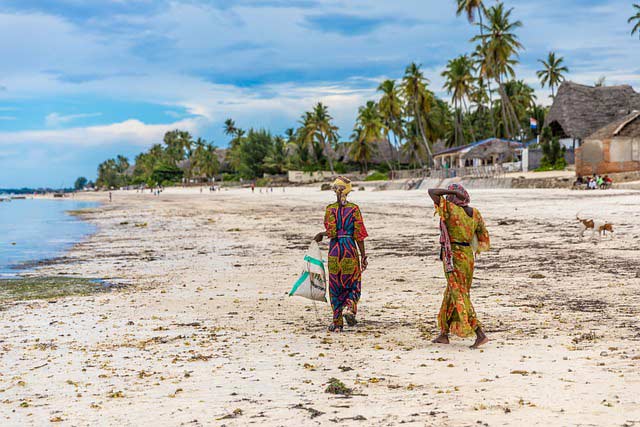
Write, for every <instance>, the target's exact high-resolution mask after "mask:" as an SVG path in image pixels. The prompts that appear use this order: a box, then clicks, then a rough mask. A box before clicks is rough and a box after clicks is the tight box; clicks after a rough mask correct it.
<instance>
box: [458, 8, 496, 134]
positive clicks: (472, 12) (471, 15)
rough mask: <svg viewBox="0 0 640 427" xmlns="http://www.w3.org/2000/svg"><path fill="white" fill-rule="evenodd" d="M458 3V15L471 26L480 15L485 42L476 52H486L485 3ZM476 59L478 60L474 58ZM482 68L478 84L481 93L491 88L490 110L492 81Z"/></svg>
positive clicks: (484, 98)
mask: <svg viewBox="0 0 640 427" xmlns="http://www.w3.org/2000/svg"><path fill="white" fill-rule="evenodd" d="M457 3H458V8H457V10H456V15H458V16H460V15H462V14H463V13H464V14H465V15H466V16H467V20H468V21H469V23H470V24H473V23H474V22H475V17H476V14H477V15H478V21H479V24H478V28H479V29H480V37H481V38H482V40H483V42H482V45H480V46H478V47H477V48H476V51H478V50H479V51H480V53H482V52H483V51H486V42H485V39H484V23H483V17H484V14H485V7H484V2H483V1H482V0H457ZM472 56H474V57H475V56H476V54H475V53H474V55H472ZM474 59H476V58H474ZM483 71H486V70H483V68H482V67H478V69H477V72H478V79H477V83H478V88H479V90H480V91H481V92H485V89H484V87H485V84H486V85H487V87H488V88H489V97H488V100H489V110H490V109H491V108H492V107H493V98H492V97H491V79H488V78H486V77H487V76H486V73H484V72H483ZM486 99H487V97H486V96H482V97H476V100H483V101H484V100H486ZM479 108H481V109H482V110H484V104H481V105H480V106H479ZM491 130H492V133H493V134H494V135H495V123H494V120H493V116H491Z"/></svg>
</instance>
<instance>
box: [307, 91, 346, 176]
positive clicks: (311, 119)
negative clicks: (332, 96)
mask: <svg viewBox="0 0 640 427" xmlns="http://www.w3.org/2000/svg"><path fill="white" fill-rule="evenodd" d="M308 114H309V115H308V116H305V118H304V119H305V120H304V121H305V128H306V129H305V131H306V132H307V135H306V137H307V139H308V138H311V139H312V140H313V141H316V142H317V143H318V145H319V146H320V148H321V149H322V151H323V152H326V155H327V158H328V159H329V168H330V169H331V173H332V174H335V172H334V169H333V156H332V153H331V148H332V146H334V145H335V144H336V143H337V142H338V127H337V126H336V125H334V124H333V117H331V115H330V114H329V109H328V108H327V107H326V106H325V105H324V104H322V102H318V103H317V104H316V106H315V107H314V108H313V111H312V112H311V113H308Z"/></svg>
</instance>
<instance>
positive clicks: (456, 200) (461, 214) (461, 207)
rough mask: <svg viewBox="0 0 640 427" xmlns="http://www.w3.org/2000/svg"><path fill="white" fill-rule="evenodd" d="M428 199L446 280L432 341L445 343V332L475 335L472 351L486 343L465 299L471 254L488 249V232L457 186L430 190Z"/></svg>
mask: <svg viewBox="0 0 640 427" xmlns="http://www.w3.org/2000/svg"><path fill="white" fill-rule="evenodd" d="M429 196H430V197H431V199H433V202H434V203H435V207H436V212H437V214H439V215H440V259H441V260H442V263H443V266H444V272H445V276H446V278H447V288H446V289H445V291H444V298H443V300H442V306H441V308H440V313H439V314H438V327H439V328H440V335H439V336H438V337H437V338H436V339H435V340H433V342H434V343H437V344H449V333H452V334H454V335H457V336H459V337H463V338H464V337H469V336H473V335H474V334H475V336H476V341H475V343H474V344H473V345H472V346H471V348H473V349H475V348H478V347H480V346H481V345H482V344H485V343H487V342H488V341H489V338H487V336H486V335H485V333H484V332H483V330H482V326H481V324H480V321H478V318H477V317H476V312H475V310H474V309H473V305H472V304H471V299H470V297H469V291H470V289H471V281H472V280H473V268H474V261H475V255H476V254H478V253H480V252H484V251H488V250H489V246H490V242H489V233H488V232H487V228H486V227H485V224H484V221H483V220H482V216H481V215H480V212H479V211H478V210H477V209H474V208H472V207H470V206H469V202H470V198H469V193H467V191H466V190H465V189H464V187H462V186H461V185H459V184H451V185H450V186H449V187H448V188H447V189H446V190H444V189H440V188H432V189H430V190H429ZM445 196H446V197H445Z"/></svg>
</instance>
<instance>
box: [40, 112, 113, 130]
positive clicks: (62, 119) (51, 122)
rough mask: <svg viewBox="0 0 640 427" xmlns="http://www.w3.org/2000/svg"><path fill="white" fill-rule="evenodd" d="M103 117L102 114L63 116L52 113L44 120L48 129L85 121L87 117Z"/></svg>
mask: <svg viewBox="0 0 640 427" xmlns="http://www.w3.org/2000/svg"><path fill="white" fill-rule="evenodd" d="M101 115H102V113H81V114H67V115H62V114H59V113H51V114H47V116H46V117H45V119H44V122H45V124H46V125H47V126H48V127H57V126H60V125H63V124H66V123H69V122H71V121H73V120H77V119H84V118H87V117H98V116H101Z"/></svg>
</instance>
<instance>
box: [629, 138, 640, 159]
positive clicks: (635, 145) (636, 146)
mask: <svg viewBox="0 0 640 427" xmlns="http://www.w3.org/2000/svg"><path fill="white" fill-rule="evenodd" d="M631 160H635V161H640V139H632V140H631Z"/></svg>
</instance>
